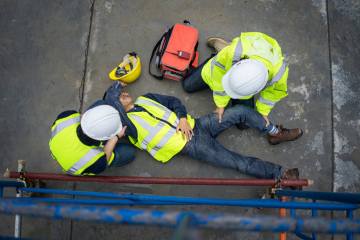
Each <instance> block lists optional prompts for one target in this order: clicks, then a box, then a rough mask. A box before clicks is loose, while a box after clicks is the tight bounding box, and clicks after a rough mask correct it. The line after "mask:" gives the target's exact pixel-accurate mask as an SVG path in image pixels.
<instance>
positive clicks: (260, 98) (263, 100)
mask: <svg viewBox="0 0 360 240" xmlns="http://www.w3.org/2000/svg"><path fill="white" fill-rule="evenodd" d="M258 100H259V102H261V103H264V104H266V105H269V106H272V107H273V106H275V104H276V102H273V101H270V100H267V99H265V98H262V97H261V96H260V97H259V98H258Z"/></svg>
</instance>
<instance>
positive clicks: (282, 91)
mask: <svg viewBox="0 0 360 240" xmlns="http://www.w3.org/2000/svg"><path fill="white" fill-rule="evenodd" d="M288 73H289V69H288V68H286V71H285V73H284V75H283V76H282V78H281V79H280V80H279V81H278V82H276V83H275V84H274V85H272V86H269V87H267V88H265V89H263V90H262V91H261V92H260V96H259V98H258V99H257V101H256V110H257V111H258V112H259V113H260V114H261V115H263V116H268V115H269V113H270V112H271V110H272V109H273V108H274V106H275V104H276V103H277V102H279V101H280V100H281V99H283V98H284V97H286V96H287V95H288V94H287V78H288Z"/></svg>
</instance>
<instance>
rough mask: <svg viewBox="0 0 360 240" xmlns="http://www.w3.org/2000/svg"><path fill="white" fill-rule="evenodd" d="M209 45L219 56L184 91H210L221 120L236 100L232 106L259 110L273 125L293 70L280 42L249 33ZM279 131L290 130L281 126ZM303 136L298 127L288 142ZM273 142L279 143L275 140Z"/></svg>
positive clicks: (186, 81)
mask: <svg viewBox="0 0 360 240" xmlns="http://www.w3.org/2000/svg"><path fill="white" fill-rule="evenodd" d="M207 43H208V45H209V46H210V47H213V48H215V50H216V51H217V54H216V55H215V56H214V55H213V56H211V57H210V58H209V59H207V60H206V61H205V62H204V63H203V64H201V65H200V66H199V67H198V68H197V69H196V70H195V71H193V72H192V73H191V74H190V75H189V76H188V77H187V78H186V79H184V81H183V82H182V83H183V88H184V90H185V91H186V92H189V93H191V92H196V91H199V90H202V89H206V88H210V89H211V90H212V92H213V100H214V103H215V105H216V110H215V112H216V113H217V115H218V119H219V121H221V120H222V118H223V114H224V111H225V107H226V106H228V104H229V102H230V100H231V99H233V101H232V105H235V104H242V105H246V106H249V107H252V108H254V107H256V110H257V111H258V112H259V113H260V114H261V115H262V116H263V117H264V119H265V120H266V122H267V123H269V119H268V116H269V113H270V112H271V110H272V109H273V107H274V106H275V104H276V103H277V102H279V101H280V100H281V99H283V98H284V97H286V96H287V78H288V72H289V68H288V66H287V65H286V63H285V62H284V57H283V54H282V52H281V48H280V46H279V44H278V42H277V41H276V40H275V39H273V38H271V37H269V36H268V35H266V34H263V33H259V32H245V33H241V34H240V36H239V37H236V38H234V39H233V40H232V42H231V43H228V42H226V41H225V40H223V39H221V38H209V39H208V42H207ZM255 95H256V96H257V100H256V104H254V96H255ZM254 105H256V106H254ZM242 127H243V128H246V126H242ZM278 130H280V131H281V130H286V129H282V127H279V128H278ZM301 135H302V130H301V129H299V128H296V129H294V130H293V134H292V135H291V136H292V137H293V139H288V140H295V139H297V138H299V137H300V136H301ZM269 142H270V144H278V143H279V141H278V140H277V139H274V138H272V139H269Z"/></svg>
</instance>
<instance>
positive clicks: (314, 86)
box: [0, 0, 360, 239]
mask: <svg viewBox="0 0 360 240" xmlns="http://www.w3.org/2000/svg"><path fill="white" fill-rule="evenodd" d="M358 9H359V6H358V3H357V2H356V1H355V0H354V1H351V0H347V1H335V0H333V1H329V4H328V6H327V2H326V1H325V0H317V1H316V0H313V1H310V0H308V1H296V0H291V1H285V0H283V1H279V0H269V1H263V0H259V1H246V0H243V1H231V0H228V1H205V0H201V1H196V2H194V1H190V0H181V1H145V0H143V1H141V0H133V1H128V0H126V1H110V0H95V2H94V5H93V8H92V2H90V1H81V2H70V1H69V2H61V1H51V2H43V1H32V3H31V4H30V3H24V2H22V1H11V2H10V1H2V2H0V13H1V14H0V19H1V20H0V26H1V30H2V37H1V38H0V43H1V44H0V46H1V47H0V54H1V59H0V70H1V78H2V79H1V86H2V87H1V90H0V96H1V98H0V99H1V109H2V110H3V111H2V114H1V115H0V119H1V123H2V126H5V127H2V128H1V130H0V131H1V132H0V133H1V136H2V137H1V138H0V139H1V140H0V141H1V146H3V147H2V150H3V151H2V152H3V153H5V154H3V159H4V160H3V161H2V162H1V163H0V171H3V170H4V169H5V168H6V167H11V168H12V169H15V168H16V160H17V159H20V158H23V159H26V160H27V161H28V169H29V170H34V171H50V172H61V170H60V169H59V167H58V166H57V164H56V163H55V162H54V161H53V160H51V157H50V155H49V151H48V146H47V142H48V138H49V130H48V129H49V126H50V125H51V123H52V121H53V119H54V118H55V116H56V115H57V113H59V112H61V111H63V110H66V109H79V108H80V107H83V108H84V109H86V107H88V106H89V105H90V104H91V103H92V102H93V101H94V100H96V99H98V98H101V97H102V95H103V92H104V91H105V90H106V88H107V87H108V86H109V85H110V84H111V81H110V80H109V79H108V77H107V74H108V72H109V71H110V70H111V69H112V68H113V67H114V66H116V65H117V64H118V62H119V61H121V59H122V56H123V55H124V54H126V53H127V52H129V51H134V50H135V51H136V52H138V54H140V56H141V58H142V63H143V73H142V75H141V77H140V79H139V80H138V81H137V82H136V83H134V84H132V85H131V86H129V87H128V89H127V90H128V91H129V92H130V93H131V94H132V95H134V96H139V95H141V94H144V93H147V92H158V93H163V94H168V95H174V96H177V97H179V98H180V99H181V100H182V101H183V102H184V104H185V105H186V107H187V109H188V111H189V113H191V114H192V115H193V116H195V117H197V116H201V115H203V114H206V113H208V112H210V111H212V110H213V109H214V105H213V103H212V101H211V93H210V91H203V92H200V93H197V94H186V93H184V92H183V90H182V89H181V86H180V84H179V83H177V82H172V81H158V80H155V79H153V78H152V77H150V76H149V74H148V73H147V65H148V61H149V58H150V53H151V50H152V48H153V46H154V44H155V43H156V41H157V40H158V38H159V37H160V36H161V34H162V33H163V32H164V31H165V30H166V28H167V27H170V26H171V25H172V24H174V23H175V22H181V21H182V20H183V19H189V20H190V21H191V22H192V23H193V25H195V26H196V27H197V28H198V29H199V30H200V43H199V51H200V61H201V60H203V59H205V58H206V57H207V56H208V55H209V54H210V53H211V51H210V49H208V48H207V47H206V45H205V41H206V38H207V37H209V36H221V37H224V38H226V39H229V40H230V39H232V38H233V37H235V36H237V35H238V34H239V33H240V32H242V31H260V32H264V33H267V34H269V35H271V36H272V37H274V38H276V39H277V40H278V42H279V43H280V45H281V46H282V50H283V52H284V53H285V55H286V60H287V62H288V63H289V65H290V75H289V79H288V85H289V96H288V97H287V98H286V99H284V100H283V101H281V102H280V103H279V104H277V106H276V108H275V110H274V111H273V112H272V114H271V119H272V120H273V121H274V122H276V123H282V124H284V125H285V126H288V127H301V128H303V129H304V130H305V134H304V136H303V137H302V138H301V139H299V140H298V141H296V142H291V143H286V144H281V145H278V146H270V145H269V144H268V143H267V142H266V140H265V139H264V138H263V137H262V136H260V135H259V134H258V133H257V132H255V131H254V130H246V131H239V130H237V129H235V128H234V129H231V130H229V131H227V132H225V133H223V134H222V135H221V136H220V137H219V141H220V142H222V143H223V144H224V145H225V146H227V147H228V148H230V149H231V150H234V151H238V152H241V153H244V154H248V155H254V156H258V157H261V158H263V159H267V160H268V161H272V162H276V163H279V164H282V165H284V166H286V167H299V168H300V171H301V174H302V176H303V177H306V178H311V179H313V180H314V181H315V184H314V185H313V186H312V187H311V188H308V189H312V190H320V191H331V190H332V189H334V190H335V191H355V192H356V191H359V184H358V183H359V178H360V176H359V171H358V167H357V166H358V164H359V163H358V162H359V161H358V160H359V152H358V151H359V150H358V146H357V145H358V142H359V141H358V140H359V137H358V136H359V125H360V124H359V111H356V110H358V109H359V107H358V106H359V104H358V103H359V98H358V97H357V95H356V93H357V92H358V89H359V84H358V81H356V79H357V77H358V76H359V72H358V71H359V70H357V68H356V63H357V62H356V59H357V56H358V53H359V47H358V46H357V45H356V43H357V42H358V41H357V40H358V39H359V31H358V29H359V26H360V25H359V19H360V16H359V14H358V12H359V11H358ZM29 19H31V20H29ZM344 26H346V27H344ZM329 33H330V34H329ZM89 34H90V37H89V39H88V35H89ZM344 43H346V44H344ZM9 79H10V80H9ZM5 80H7V81H5ZM82 84H84V95H83V98H82V96H81V94H80V99H79V92H80V93H81V91H82ZM18 96H19V97H18ZM14 106H15V107H16V109H17V111H13V109H14ZM333 127H334V128H333ZM4 136H10V137H6V138H5V137H4ZM9 139H10V140H9ZM34 139H36V140H37V139H38V140H37V141H34ZM20 144H21V146H22V147H21V149H19V147H18V145H20ZM5 146H6V147H5ZM356 160H357V161H356ZM334 162H335V164H334ZM349 171H350V172H351V173H352V174H351V176H350V177H351V182H350V183H349V182H348V181H347V179H348V177H349V176H347V175H348V172H349ZM104 174H106V175H136V176H167V177H220V178H221V177H226V178H242V177H246V176H244V175H241V174H239V173H237V172H235V171H233V170H228V169H220V168H215V167H212V166H209V165H206V164H204V163H201V162H198V161H195V160H192V159H189V158H187V157H184V156H177V157H175V158H174V159H173V160H172V161H170V162H169V163H167V164H161V163H159V162H156V161H155V160H153V159H151V157H150V156H149V155H148V154H147V153H144V152H138V153H137V159H136V161H135V162H133V163H131V164H129V165H128V166H125V167H122V168H118V169H109V170H107V171H106V172H105V173H104ZM334 180H335V181H334ZM51 184H53V183H51ZM68 187H70V188H71V187H73V186H68ZM74 187H76V189H80V190H94V191H121V192H137V193H154V194H164V195H183V196H201V197H228V198H244V197H247V198H250V197H258V196H259V195H260V194H261V193H262V191H263V189H262V188H257V189H253V188H237V187H195V186H192V187H185V186H181V187H179V186H155V185H145V186H139V185H128V186H123V185H110V186H109V185H106V184H96V185H94V184H77V185H76V186H74ZM180 209H193V210H194V209H196V210H199V211H203V212H208V211H225V212H238V213H239V214H252V213H253V212H248V211H247V210H239V209H234V208H220V207H201V208H199V207H189V208H180ZM255 212H256V213H257V211H255ZM1 217H3V216H1ZM4 219H5V217H4ZM11 220H12V218H11V217H6V221H5V222H6V226H9V227H10V226H11ZM33 222H34V225H33V226H30V225H29V224H30V223H31V224H33ZM36 222H37V221H33V220H29V219H25V226H24V228H23V231H24V236H25V237H36V238H50V237H51V238H59V237H60V238H65V239H70V238H73V239H77V238H80V237H82V238H90V239H92V238H93V239H96V238H106V239H118V238H122V239H139V238H141V239H159V238H160V239H167V238H169V237H171V234H172V231H171V230H168V229H161V228H160V229H158V228H146V227H128V226H118V225H101V224H88V223H76V222H73V223H70V222H68V221H63V222H60V223H61V224H55V225H56V226H54V224H51V225H49V223H50V221H43V220H41V221H39V223H37V224H36ZM45 224H46V225H45ZM40 225H41V227H39V226H40ZM44 226H47V227H44ZM0 230H1V234H2V235H10V234H11V232H12V231H11V229H10V228H9V229H5V228H4V229H3V227H0ZM60 233H63V234H64V235H61V236H59V235H60ZM203 234H204V237H205V238H206V239H269V238H271V237H272V235H269V236H268V235H258V234H244V233H236V232H232V233H228V232H214V231H210V232H204V233H203ZM322 239H326V237H325V238H322Z"/></svg>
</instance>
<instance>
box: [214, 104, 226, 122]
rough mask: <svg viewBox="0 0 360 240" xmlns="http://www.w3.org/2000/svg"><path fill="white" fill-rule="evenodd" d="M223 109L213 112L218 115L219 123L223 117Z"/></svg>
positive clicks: (218, 108)
mask: <svg viewBox="0 0 360 240" xmlns="http://www.w3.org/2000/svg"><path fill="white" fill-rule="evenodd" d="M224 111H225V108H223V107H217V108H216V109H215V111H214V113H216V114H217V115H218V119H219V123H221V121H222V118H223V115H224Z"/></svg>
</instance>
